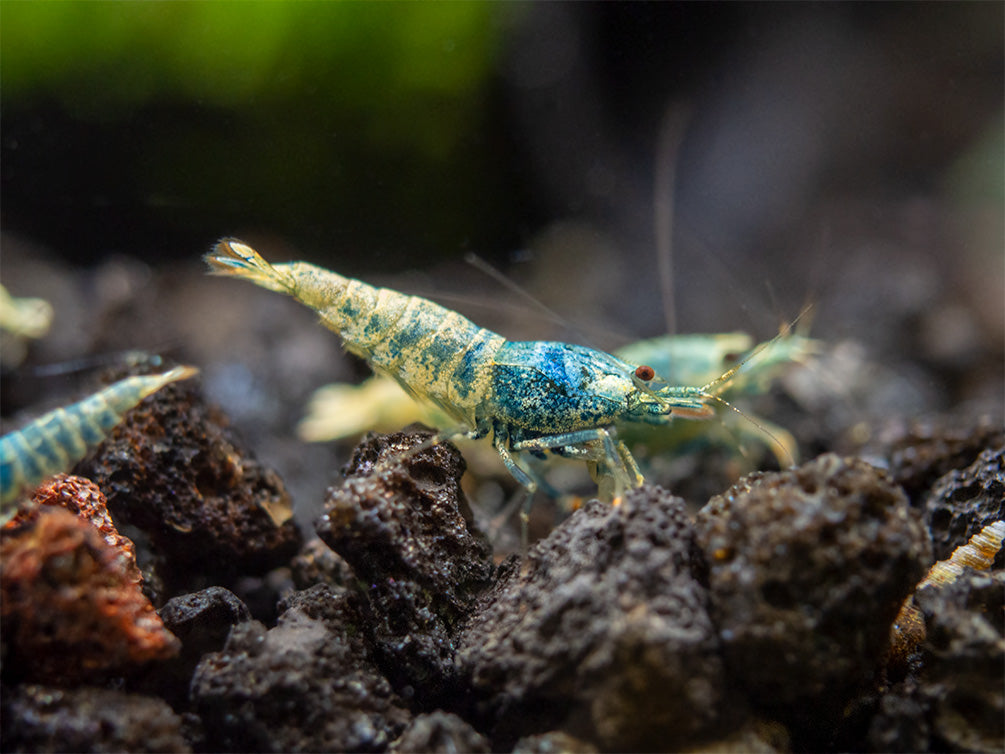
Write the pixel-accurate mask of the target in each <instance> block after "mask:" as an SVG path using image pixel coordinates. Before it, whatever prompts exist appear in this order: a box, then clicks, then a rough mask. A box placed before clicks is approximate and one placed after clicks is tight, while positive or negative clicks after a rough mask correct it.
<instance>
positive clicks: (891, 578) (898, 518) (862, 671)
mask: <svg viewBox="0 0 1005 754" xmlns="http://www.w3.org/2000/svg"><path fill="white" fill-rule="evenodd" d="M696 527H697V531H698V541H699V543H700V545H701V547H702V549H703V550H704V553H705V558H706V560H707V562H708V567H709V588H710V590H711V593H712V615H713V618H714V619H715V621H716V625H717V626H718V629H719V635H720V637H721V639H722V642H723V647H724V657H725V659H726V665H727V669H728V672H729V673H730V677H731V681H735V682H736V683H737V684H738V685H739V686H741V687H742V688H744V689H745V690H746V693H747V696H748V699H749V702H750V703H751V705H752V706H753V707H754V708H755V709H759V710H761V711H762V712H764V713H766V714H767V715H768V716H774V717H775V718H776V719H779V720H781V721H783V722H785V723H787V724H788V725H790V727H791V728H792V733H793V739H794V740H796V741H797V746H810V747H819V746H822V745H824V744H825V743H826V741H827V737H828V735H829V733H830V732H831V731H832V729H833V726H834V725H835V724H836V722H837V721H838V720H839V719H840V717H841V715H842V713H843V711H844V709H845V707H846V705H848V704H849V702H850V701H851V700H852V699H853V698H854V696H855V694H856V693H857V692H859V691H860V690H862V689H864V688H865V687H866V686H867V685H868V684H869V682H870V680H871V679H872V677H873V675H874V674H875V672H876V668H877V667H878V666H879V664H880V661H881V658H882V657H883V655H884V652H885V651H886V648H887V645H888V640H889V632H890V625H891V623H892V622H893V620H894V618H895V616H896V615H897V612H898V610H899V609H900V606H901V603H902V602H903V600H904V598H905V597H906V596H907V595H908V594H909V593H910V592H911V590H912V589H913V588H914V586H915V585H916V584H917V583H918V581H920V579H921V578H922V576H924V573H925V568H926V566H927V564H928V562H930V559H931V546H930V544H929V541H928V534H927V532H926V531H925V529H924V527H923V526H922V523H921V514H920V513H919V512H918V511H916V510H914V509H911V508H910V507H909V505H908V501H907V499H906V497H905V496H904V493H903V492H902V491H901V490H900V488H898V487H897V486H896V485H894V484H893V483H892V481H891V480H890V478H889V476H888V475H887V474H886V473H884V472H882V471H880V470H878V469H875V468H873V467H872V466H870V465H869V464H867V463H865V462H863V461H860V460H857V459H847V460H842V459H841V458H839V457H837V456H835V455H832V454H826V455H823V456H820V457H819V458H817V459H816V460H814V461H811V462H809V463H806V464H804V465H803V466H801V467H799V468H797V469H793V470H791V471H786V472H777V473H756V474H751V475H750V476H748V477H746V478H745V479H744V480H742V481H741V482H739V483H738V484H736V485H734V486H733V487H732V488H731V489H730V490H728V491H727V492H725V493H723V494H722V495H718V496H716V497H714V498H712V499H711V500H710V501H709V503H708V505H706V506H705V507H704V508H703V509H702V510H701V511H699V513H698V516H697V521H696Z"/></svg>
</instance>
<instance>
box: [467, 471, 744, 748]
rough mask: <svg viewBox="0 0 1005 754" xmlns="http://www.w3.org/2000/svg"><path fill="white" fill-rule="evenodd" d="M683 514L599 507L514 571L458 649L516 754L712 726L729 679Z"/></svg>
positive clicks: (668, 500) (670, 740) (663, 740)
mask: <svg viewBox="0 0 1005 754" xmlns="http://www.w3.org/2000/svg"><path fill="white" fill-rule="evenodd" d="M695 555H696V553H695V548H694V538H693V534H692V530H691V525H690V523H689V522H688V520H687V516H686V515H685V513H684V504H683V501H681V500H679V499H678V498H674V497H671V496H670V495H669V494H667V493H665V492H663V491H662V490H660V489H659V488H653V487H643V488H641V489H639V490H635V491H633V492H631V493H629V494H628V495H626V496H625V498H624V501H623V502H622V503H621V504H620V505H619V506H616V507H612V506H611V505H609V504H605V503H600V502H598V501H593V502H591V503H588V504H587V505H586V506H585V507H583V508H582V509H580V510H579V511H577V512H576V513H574V514H573V515H572V516H571V517H570V518H569V519H568V520H567V521H565V522H564V523H563V524H562V525H561V526H560V527H559V528H558V529H556V530H555V531H554V532H552V534H551V535H550V536H549V537H548V538H547V539H545V540H543V541H541V542H539V543H538V544H537V545H535V546H534V547H533V548H532V549H531V551H530V552H529V553H528V556H527V560H526V563H524V564H520V563H518V562H516V561H515V560H511V561H509V562H508V564H507V570H506V571H505V572H504V573H503V575H502V576H501V578H500V579H499V581H498V582H497V583H496V585H495V586H494V587H493V588H492V590H491V591H490V592H489V593H488V594H487V595H485V596H484V597H483V599H482V600H481V602H480V604H479V606H478V609H477V610H476V611H475V613H474V616H473V617H472V619H471V620H470V622H469V623H468V624H467V625H466V626H465V627H464V630H463V631H462V633H461V634H460V636H459V637H458V640H457V645H458V649H457V664H458V668H459V670H460V673H461V676H462V679H463V681H464V683H465V684H466V685H468V686H469V687H470V689H471V692H472V693H473V695H474V698H475V700H476V704H475V714H476V717H478V718H479V719H481V720H483V721H484V722H485V724H486V725H487V726H488V727H489V728H491V730H492V736H493V740H495V741H496V742H497V743H501V744H502V745H503V746H505V745H506V742H509V745H512V743H513V742H514V741H515V740H516V739H517V738H518V737H519V736H520V735H526V734H528V733H531V732H535V731H537V732H545V731H549V730H552V729H555V728H561V729H562V730H564V731H566V732H568V733H570V734H572V735H574V736H578V737H581V738H585V739H587V740H592V741H598V742H600V744H601V746H602V747H603V748H608V749H614V750H638V749H665V748H667V747H672V746H673V745H674V744H675V742H679V741H681V740H686V739H687V738H689V737H691V736H693V735H694V734H696V733H698V732H700V731H703V730H705V729H707V728H708V726H710V725H712V724H713V723H714V722H715V720H716V718H717V715H718V712H719V704H720V702H721V697H722V694H723V682H724V679H723V676H722V665H721V662H720V660H719V656H718V654H717V649H718V646H717V641H716V637H715V631H714V628H713V626H712V623H711V620H710V619H709V616H708V613H707V609H706V603H707V594H706V592H705V589H704V588H703V587H702V586H701V584H700V583H699V582H698V580H697V578H696V573H697V572H698V570H699V564H698V563H697V562H696V557H695Z"/></svg>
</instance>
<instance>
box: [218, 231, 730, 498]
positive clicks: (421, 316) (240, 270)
mask: <svg viewBox="0 0 1005 754" xmlns="http://www.w3.org/2000/svg"><path fill="white" fill-rule="evenodd" d="M205 259H206V261H207V263H208V264H209V266H210V271H211V273H212V274H216V275H224V276H231V277H238V278H243V279H246V280H249V281H251V282H253V283H255V284H257V285H259V286H262V287H264V288H268V289H269V290H273V291H278V292H280V293H285V294H287V295H290V296H292V297H293V298H295V299H297V300H298V301H300V302H301V303H302V304H304V305H306V306H308V307H310V308H311V309H314V310H315V311H316V312H318V314H319V315H320V317H321V322H322V324H324V325H325V327H327V328H329V329H330V330H333V331H334V332H336V333H338V334H339V335H340V336H341V337H342V339H343V341H344V344H345V348H346V350H348V351H350V352H351V353H354V354H356V355H357V356H360V357H362V358H364V359H366V361H367V362H368V363H369V364H370V366H371V368H373V370H374V371H375V372H377V373H378V374H384V375H387V376H390V377H393V378H394V379H395V380H397V382H398V383H399V384H400V385H401V386H402V387H403V388H404V389H405V391H406V392H407V393H408V394H409V395H411V396H413V397H414V398H416V399H418V400H424V401H426V402H429V403H431V404H432V405H434V406H435V407H436V408H438V409H439V410H441V411H442V412H443V413H444V414H446V416H447V417H449V419H450V421H452V422H454V423H455V425H456V426H455V428H454V429H452V430H447V431H444V432H441V433H440V434H439V435H438V436H437V437H438V439H447V438H449V437H461V436H466V437H469V438H472V439H479V438H484V437H487V436H488V435H489V434H490V433H491V434H492V442H493V446H494V447H495V449H496V451H497V452H498V454H499V456H500V457H501V458H502V460H503V463H504V464H505V465H506V468H507V469H508V470H509V472H510V474H512V475H513V477H514V478H515V479H516V480H517V481H518V482H519V483H520V484H521V485H522V486H523V487H524V488H525V490H526V491H527V493H528V498H527V500H528V503H529V501H530V498H531V497H532V496H533V493H534V492H535V491H536V490H537V489H538V488H539V487H541V486H544V487H545V489H548V487H547V485H546V483H545V482H543V480H542V479H541V478H540V477H539V476H538V474H537V472H536V471H535V470H534V469H533V467H532V466H530V464H529V462H528V460H527V458H526V455H527V454H530V455H532V456H537V457H541V456H543V455H544V454H546V453H548V452H550V453H554V454H557V455H561V456H565V457H569V458H573V459H578V460H581V461H585V462H586V463H587V465H588V467H589V469H590V471H591V474H592V476H593V477H594V479H595V480H596V481H597V482H598V483H599V485H600V494H601V496H602V497H608V498H613V497H617V496H620V495H621V494H623V493H624V492H625V491H626V490H628V489H630V488H633V487H637V486H639V485H641V484H642V481H643V479H642V474H641V472H640V471H639V467H638V464H637V463H636V462H635V459H634V458H633V457H632V454H631V452H630V451H629V450H628V448H627V446H626V445H625V444H624V443H623V442H622V441H621V440H620V439H618V437H617V434H616V432H615V429H614V425H615V424H619V423H623V422H633V423H641V424H656V425H659V424H666V423H668V422H670V421H671V420H672V419H673V418H674V417H683V418H690V419H704V418H709V417H711V416H713V415H714V413H715V412H714V409H713V404H715V403H725V401H723V400H722V399H720V398H719V397H718V395H717V393H716V392H714V390H716V389H718V387H719V385H720V384H722V383H723V382H725V381H728V378H729V377H730V376H732V375H731V373H727V374H726V375H723V376H722V377H720V378H717V379H716V380H714V381H713V382H712V383H709V384H707V385H705V386H702V387H682V386H672V385H669V384H667V383H666V382H665V381H663V380H662V379H661V378H659V377H658V376H657V375H656V373H655V371H654V370H653V369H652V368H651V367H649V366H646V365H636V364H631V363H629V362H627V361H624V360H622V359H619V358H617V357H616V356H612V355H611V354H608V353H604V352H601V351H595V350H593V349H590V348H586V347H583V346H576V345H570V344H567V343H558V342H545V341H525V342H519V341H507V340H506V339H505V338H503V337H502V336H500V335H497V334H496V333H494V332H491V331H490V330H486V329H484V328H482V327H479V326H478V325H476V324H474V323H473V322H471V321H470V320H468V319H466V318H464V317H462V316H461V315H460V314H458V313H457V312H454V311H451V310H449V309H446V308H444V307H442V306H439V305H438V304H435V303H433V302H432V301H428V300H426V299H423V298H419V297H417V296H407V295H404V294H402V293H398V292H396V291H392V290H389V289H387V288H374V287H372V286H369V285H367V284H366V283H363V282H361V281H359V280H354V279H352V278H346V277H343V276H341V275H339V274H337V273H334V272H331V271H329V270H325V269H323V268H320V267H317V266H315V265H312V264H309V263H306V262H291V263H285V264H276V265H272V264H270V263H268V262H267V261H265V260H264V259H263V258H262V257H261V256H260V255H259V254H258V253H257V252H256V251H255V250H254V249H252V248H251V247H249V246H247V245H246V244H244V243H242V242H241V241H238V240H236V239H229V238H228V239H223V240H221V241H220V242H219V243H217V244H216V246H215V247H214V249H213V250H212V251H211V252H209V253H208V254H207V255H206V256H205ZM735 369H736V368H734V370H733V371H735ZM726 405H728V404H726Z"/></svg>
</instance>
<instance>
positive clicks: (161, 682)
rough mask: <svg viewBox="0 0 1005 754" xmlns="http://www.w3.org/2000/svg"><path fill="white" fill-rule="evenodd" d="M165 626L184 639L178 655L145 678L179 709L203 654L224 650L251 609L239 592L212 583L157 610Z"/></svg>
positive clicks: (185, 702)
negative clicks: (242, 599) (233, 630)
mask: <svg viewBox="0 0 1005 754" xmlns="http://www.w3.org/2000/svg"><path fill="white" fill-rule="evenodd" d="M157 612H158V614H159V615H160V617H161V620H163V621H164V625H165V626H167V628H168V629H169V630H170V631H171V633H173V634H174V635H175V636H177V637H178V639H179V641H181V652H180V653H179V655H178V657H176V658H174V659H173V660H171V661H170V662H167V663H164V665H163V666H162V667H160V668H159V669H158V672H157V673H156V675H155V676H153V677H150V678H147V679H145V680H146V685H147V686H150V687H152V688H156V689H157V690H158V691H159V693H160V694H161V695H162V696H163V697H164V698H165V699H167V700H168V701H170V702H171V704H172V706H174V707H175V708H176V709H182V708H184V707H185V705H186V704H187V702H188V696H189V686H190V685H191V682H192V675H193V673H194V672H195V668H196V665H197V664H198V663H199V660H200V659H202V657H203V655H205V654H208V653H209V652H218V651H219V650H221V649H223V645H224V643H225V642H226V641H227V636H229V634H230V630H231V627H233V626H235V625H237V624H239V623H244V622H246V621H250V620H251V612H250V611H249V610H248V608H247V606H246V605H245V604H244V603H243V602H241V600H239V599H238V598H237V596H236V595H235V594H233V593H232V592H229V591H227V590H226V589H224V588H223V587H219V586H211V587H210V588H209V589H204V590H202V591H201V592H194V593H192V594H184V595H181V596H180V597H175V598H173V599H171V600H169V601H168V602H167V604H165V605H164V606H163V607H161V609H160V610H158V611H157Z"/></svg>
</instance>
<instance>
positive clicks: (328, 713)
mask: <svg viewBox="0 0 1005 754" xmlns="http://www.w3.org/2000/svg"><path fill="white" fill-rule="evenodd" d="M280 609H283V610H284V612H283V614H282V615H281V616H280V618H279V622H278V624H277V625H276V626H275V627H274V628H272V629H268V630H267V629H266V628H265V626H263V625H262V624H261V623H259V622H257V621H249V622H245V623H239V624H237V625H236V626H234V628H233V630H232V631H231V634H230V637H229V638H228V639H227V643H226V645H225V646H224V648H223V650H222V651H220V652H214V653H212V654H209V655H207V656H206V657H204V658H203V660H202V662H200V663H199V666H198V667H197V668H196V672H195V677H194V678H193V681H192V699H193V703H194V706H195V709H196V711H197V712H198V714H199V716H200V717H201V718H202V721H203V727H204V730H205V735H206V745H207V746H208V748H210V749H212V750H222V751H298V752H299V751H362V752H367V751H383V750H384V749H386V748H387V747H388V746H389V745H390V743H391V742H392V741H393V740H394V739H395V738H397V737H398V735H399V734H400V733H401V731H402V729H403V728H404V727H405V725H406V724H407V723H408V721H409V719H410V718H411V715H410V714H409V712H408V711H407V710H406V709H405V707H404V705H403V703H402V702H401V700H400V699H399V698H398V697H397V695H396V694H395V693H394V692H393V690H392V689H391V686H390V684H389V683H388V681H387V679H386V678H384V676H383V675H382V674H381V673H380V671H379V670H378V669H377V668H376V666H375V665H374V664H373V653H372V651H371V650H370V647H369V646H368V644H367V642H366V641H365V639H364V638H363V631H362V629H361V618H360V615H359V606H358V598H357V596H356V595H355V593H353V592H351V591H348V590H345V589H338V588H336V587H333V586H330V585H327V584H318V585H317V586H315V587H312V588H311V589H308V590H306V591H303V592H296V593H294V594H293V595H291V596H290V597H289V598H287V599H286V600H285V601H284V603H283V604H281V606H280Z"/></svg>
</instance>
